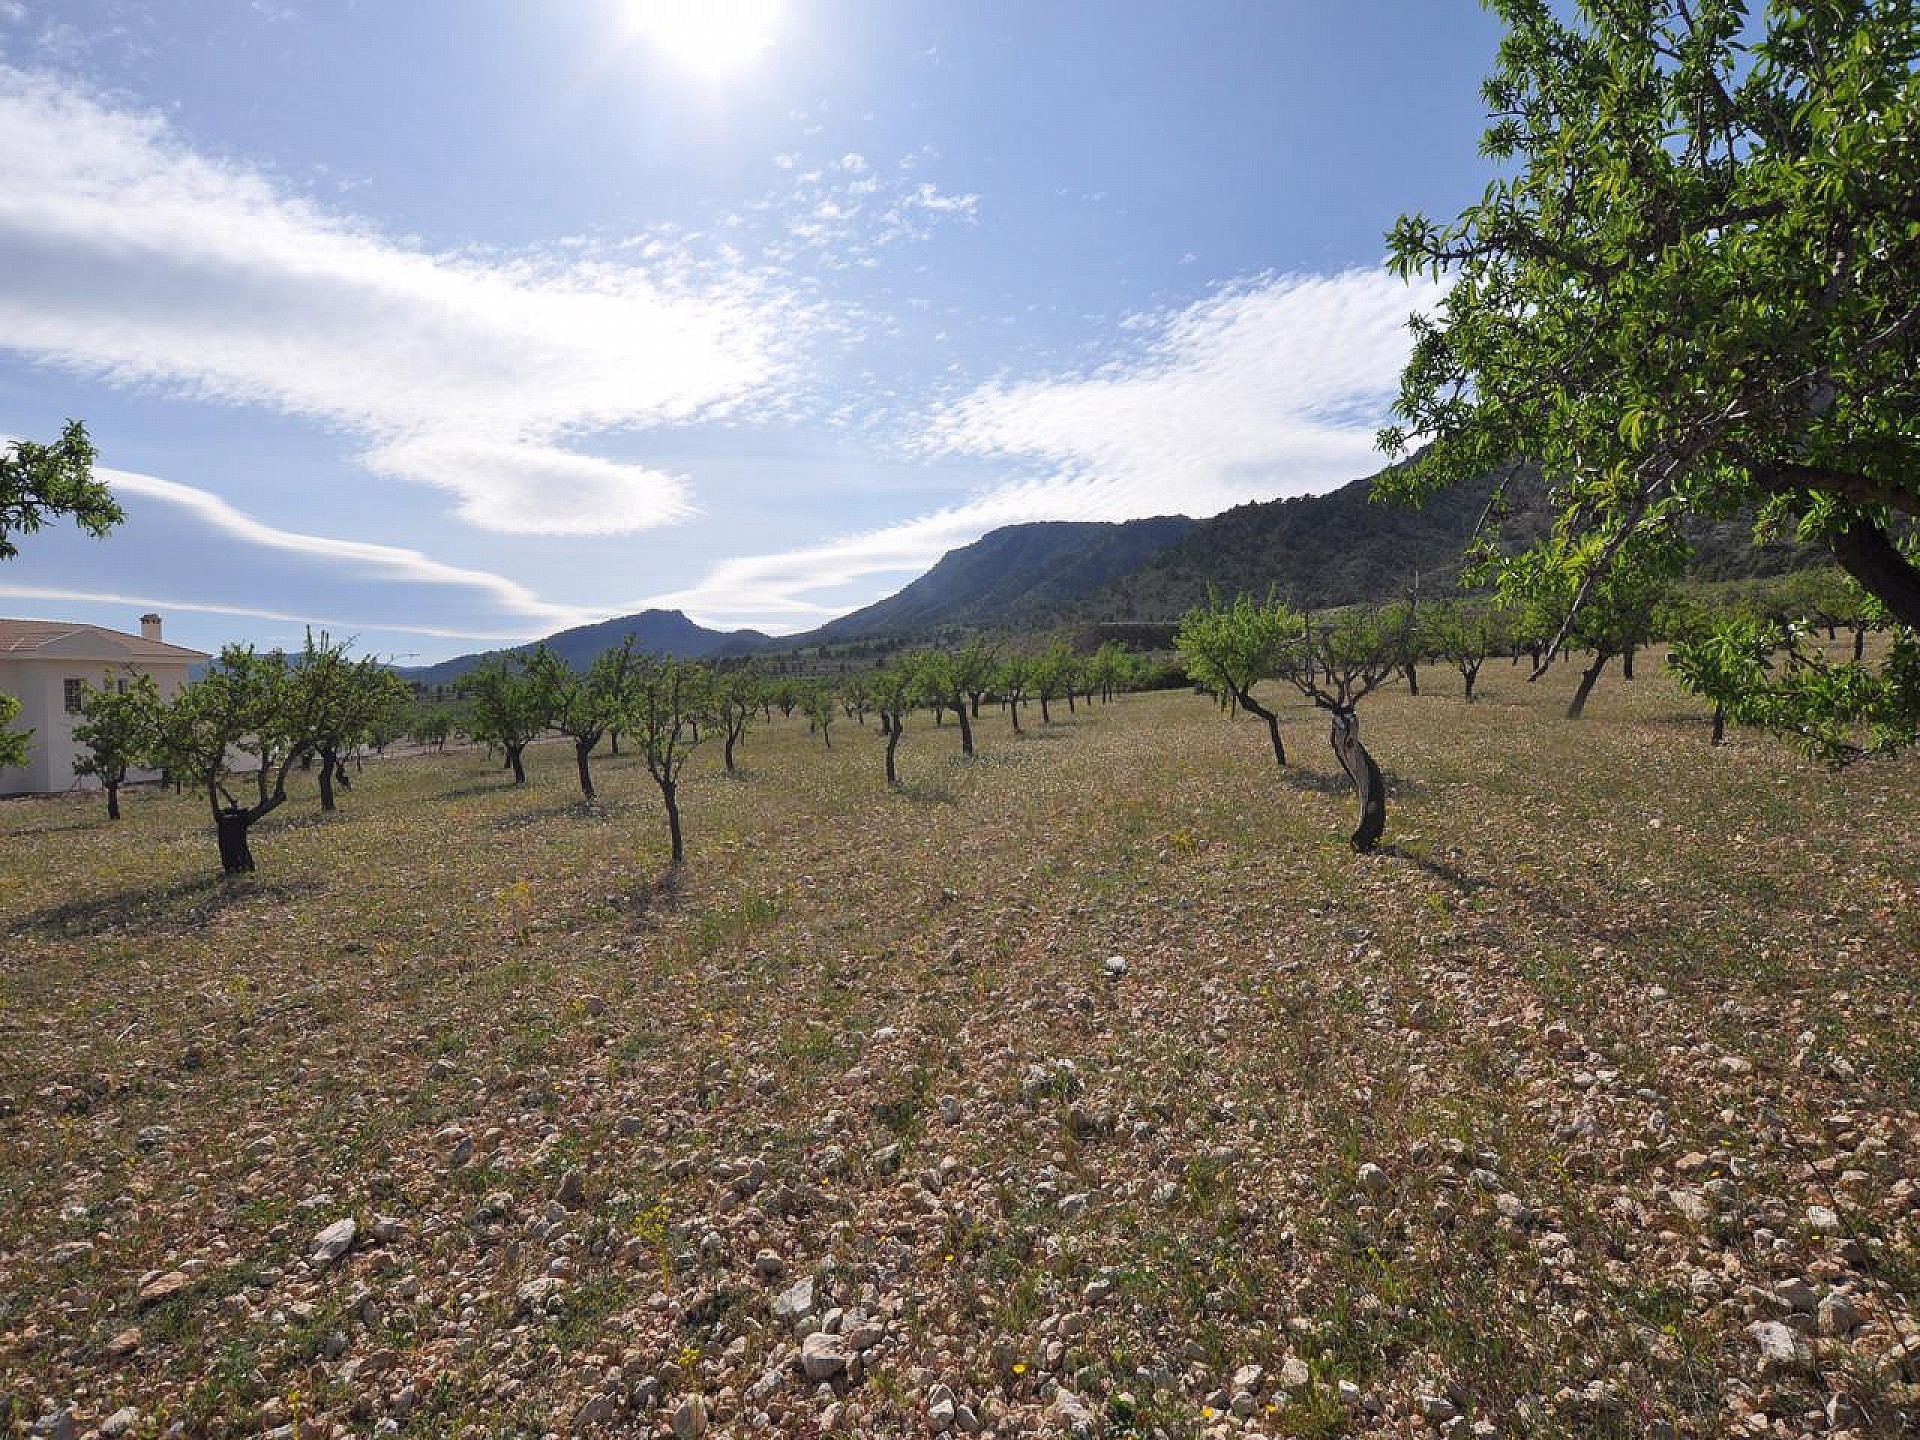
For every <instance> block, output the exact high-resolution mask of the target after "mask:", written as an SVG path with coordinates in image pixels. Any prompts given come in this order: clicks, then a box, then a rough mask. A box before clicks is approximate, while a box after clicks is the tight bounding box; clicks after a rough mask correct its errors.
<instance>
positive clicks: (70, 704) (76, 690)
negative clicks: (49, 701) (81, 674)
mask: <svg viewBox="0 0 1920 1440" xmlns="http://www.w3.org/2000/svg"><path fill="white" fill-rule="evenodd" d="M64 684H65V687H66V696H67V714H69V715H78V714H79V713H80V697H81V696H82V695H83V694H85V693H86V689H87V682H86V681H84V680H68V681H65V682H64Z"/></svg>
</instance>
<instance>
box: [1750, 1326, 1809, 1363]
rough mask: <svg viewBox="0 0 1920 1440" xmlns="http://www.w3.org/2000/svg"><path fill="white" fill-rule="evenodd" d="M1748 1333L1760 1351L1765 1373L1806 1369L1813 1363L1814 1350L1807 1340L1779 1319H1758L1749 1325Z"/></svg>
mask: <svg viewBox="0 0 1920 1440" xmlns="http://www.w3.org/2000/svg"><path fill="white" fill-rule="evenodd" d="M1747 1334H1748V1335H1749V1336H1751V1337H1752V1339H1753V1343H1754V1345H1755V1347H1756V1348H1757V1349H1758V1350H1759V1351H1760V1372H1761V1373H1762V1374H1763V1375H1771V1374H1779V1373H1782V1372H1789V1371H1797V1370H1804V1369H1806V1368H1807V1367H1808V1366H1809V1365H1811V1364H1812V1363H1813V1352H1812V1351H1811V1350H1809V1349H1808V1348H1807V1342H1806V1341H1805V1340H1803V1339H1801V1338H1800V1336H1799V1334H1798V1333H1796V1332H1795V1331H1794V1330H1792V1329H1791V1328H1789V1327H1788V1326H1785V1325H1782V1324H1781V1323H1780V1322H1779V1321H1778V1320H1759V1321H1756V1322H1754V1323H1753V1324H1751V1325H1749V1326H1748V1327H1747Z"/></svg>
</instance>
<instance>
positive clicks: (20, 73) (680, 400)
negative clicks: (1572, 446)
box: [0, 0, 1497, 659]
mask: <svg viewBox="0 0 1920 1440" xmlns="http://www.w3.org/2000/svg"><path fill="white" fill-rule="evenodd" d="M1496 41H1497V32H1496V29H1495V26H1494V24H1493V22H1492V21H1491V20H1490V19H1489V18H1488V17H1487V16H1486V15H1485V13H1484V12H1483V11H1481V9H1480V8H1479V7H1478V6H1477V5H1476V4H1473V3H1471V0H1354V3H1346V4H1340V5H1327V4H1321V3H1294V0H1266V3H1211V0H1194V3H1190V4H1180V5H1173V4H1166V3H1151V4H1149V3H1127V0H1103V3H1080V0H1060V3H1046V4H1036V3H1033V0H1023V3H1002V0H966V3H960V0H952V3H948V4H939V5H936V4H932V3H911V0H885V3H883V0H579V3H574V4H569V5H564V6H556V5H547V4H538V3H535V0H410V3H408V4H404V5H396V4H385V3H378V4H375V3H360V4H354V3H333V4H318V3H303V0H287V3H275V0H255V3H252V4H247V3H244V0H230V3H218V4H216V3H206V4H199V5H188V4H170V5H161V4H147V3H140V0H101V3H87V0H60V3H58V4H54V3H51V0H0V436H30V437H33V438H37V439H50V438H52V436H53V435H54V434H55V433H57V430H58V428H59V425H60V423H61V421H62V420H63V419H65V418H66V417H68V416H75V417H79V418H81V419H84V420H85V421H86V422H87V424H88V426H89V428H90V430H91V431H92V433H93V436H94V439H95V442H96V444H97V445H98V446H99V449H100V455H101V465H102V469H103V472H104V473H105V474H106V476H107V478H108V479H109V480H110V481H112V482H113V484H114V486H115V489H116V492H117V493H118V494H119V495H120V496H121V498H122V500H123V503H124V505H125V508H126V510H127V515H128V521H127V524H126V525H125V526H124V527H123V528H122V529H120V530H119V531H117V532H116V533H114V534H113V535H112V536H111V537H109V538H108V539H106V540H98V541H96V540H91V539H88V538H86V537H84V536H81V535H79V534H78V533H77V532H74V531H73V530H72V529H71V527H66V528H62V529H60V530H58V531H44V532H42V533H41V534H39V535H37V536H34V537H31V538H30V539H29V540H28V542H27V543H26V544H25V545H23V547H22V551H21V555H20V557H19V558H18V559H17V560H14V561H12V562H8V563H7V564H6V565H5V566H4V567H0V613H5V614H10V615H16V616H50V617H62V618H73V619H82V620H89V621H94V622H97V623H102V624H111V625H115V626H118V627H121V628H127V627H129V626H130V624H131V621H132V619H133V617H134V616H136V615H137V614H138V613H139V612H140V611H141V610H143V609H146V608H148V607H153V608H157V609H160V610H161V611H162V612H163V613H164V614H165V615H166V617H167V623H168V629H167V634H168V638H170V639H175V640H178V641H181V642H182V643H187V644H195V645H200V646H202V647H204V648H213V647H214V646H216V645H217V644H218V643H220V642H221V641H223V640H228V639H248V640H254V641H257V642H260V643H263V644H276V643H286V642H289V641H294V642H297V640H298V637H299V635H300V631H301V627H302V625H303V624H304V623H306V622H309V621H310V622H313V623H315V624H319V625H322V626H325V627H328V628H330V629H331V630H332V631H333V632H334V633H336V634H345V635H353V636H356V637H358V639H359V641H360V643H361V645H362V646H363V647H365V648H368V649H372V650H375V651H378V652H380V653H385V654H392V655H396V656H407V657H418V658H421V659H434V658H439V657H442V656H445V655H449V654H454V653H458V652H460V651H463V650H469V649H474V648H478V647H480V646H482V645H491V644H497V643H500V642H502V641H506V640H515V639H526V638H531V637H533V636H536V635H539V634H544V633H547V632H549V631H552V630H554V629H557V628H560V627H562V626H564V625H568V624H577V623H582V622H585V621H588V620H595V619H602V618H605V617H607V616H610V615H615V614H620V613H625V612H628V611H632V610H637V609H641V608H644V607H646V606H649V605H673V606H678V607H680V608H682V609H685V610H686V611H687V612H688V613H689V614H691V615H692V616H693V617H694V618H695V619H698V620H700V621H702V622H704V623H708V624H713V625H717V626H722V627H733V626H740V625H753V626H758V627H760V628H763V629H767V630H772V631H795V630H801V629H805V628H808V627H810V626H812V625H814V624H817V623H819V622H820V621H821V620H824V619H827V618H830V617H831V616H833V615H836V614H839V613H843V612H844V611H845V610H847V609H850V608H852V607H853V606H856V605H859V604H863V603H865V602H867V601H869V600H871V599H874V598H876V597H878V596H880V595H883V594H887V593H889V592H891V591H892V590H894V589H897V588H898V587H899V586H900V585H901V584H902V583H904V582H905V581H906V580H908V579H911V578H912V577H913V576H914V575H915V574H918V573H919V572H920V571H922V570H924V569H925V568H926V567H927V565H929V564H930V563H932V561H933V560H935V559H937V558H938V556H939V555H940V554H941V553H942V552H943V551H945V550H947V549H949V548H951V547H953V546H955V545H959V544H964V543H966V542H967V541H969V540H972V539H974V538H977V537H978V536H979V535H980V534H982V533H984V532H985V531H987V530H989V529H991V528H993V527H995V526H996V525H1001V524H1008V523H1014V522H1017V521H1025V520H1038V519H1124V518H1128V517H1132V516H1138V515H1149V514H1163V513H1168V512H1172V511H1183V512H1185V513H1188V514H1193V515H1205V514H1211V513H1215V512H1217V511H1219V510H1222V509H1224V508H1226V507H1228V506H1230V505H1233V504H1237V503H1240V502H1242V501H1246V500H1253V499H1267V498H1273V497H1276V496H1281V495H1290V494H1299V493H1304V492H1310V491H1317V490H1324V489H1328V488H1331V487H1332V486H1334V485H1337V484H1340V483H1342V482H1344V481H1346V480H1348V479H1351V478H1353V477H1355V476H1357V475H1362V474H1366V473H1369V472H1371V471H1372V470H1373V469H1375V468H1377V467H1378V464H1379V463H1380V460H1379V457H1378V456H1377V455H1375V454H1374V453H1373V451H1372V449H1371V439H1372V432H1373V430H1374V428H1375V427H1376V426H1377V425H1378V424H1379V423H1380V422H1381V420H1382V419H1383V418H1384V416H1385V411H1386V406H1387V403H1388V400H1389V398H1390V396H1391V393H1392V389H1393V382H1394V377H1395V375H1396V373H1397V370H1398V366H1399V363H1400V361H1401V359H1402V357H1403V355H1404V350H1405V344H1406V340H1405V334H1404V320H1405V317H1406V315H1407V314H1408V313H1409V312H1410V311H1412V310H1414V309H1417V308H1421V307H1422V306H1424V305H1428V304H1431V303H1432V299H1433V295H1432V292H1431V291H1428V290H1425V289H1408V288H1407V287H1404V286H1402V285H1400V284H1399V283H1398V282H1396V281H1393V280H1391V279H1390V278H1389V277H1387V276H1386V275H1385V273H1384V272H1383V270H1382V268H1381V263H1380V262H1381V256H1382V253H1383V250H1384V243H1383V238H1382V237H1383V235H1384V232H1385V231H1386V230H1387V228H1388V227H1389V226H1390V225H1391V224H1392V222H1393V220H1394V217H1395V216H1396V215H1397V214H1399V213H1400V212H1401V211H1403V210H1409V209H1425V210H1428V211H1431V212H1434V213H1442V214H1451V213H1454V212H1456V211H1457V210H1458V209H1459V208H1460V207H1461V205H1462V204H1463V203H1465V202H1466V201H1467V200H1469V199H1471V198H1473V197H1475V196H1477V195H1478V194H1479V192H1480V191H1481V189H1482V188H1483V187H1484V185H1485V183H1486V179H1487V169H1486V162H1484V161H1483V160H1482V159H1480V158H1479V156H1478V155H1477V153H1476V146H1477V141H1478V136H1479V132H1480V129H1481V123H1482V117H1481V113H1480V104H1479V96H1478V85H1479V80H1480V77H1481V76H1482V74H1483V73H1484V72H1485V71H1486V70H1487V68H1488V67H1489V65H1490V62H1491V58H1492V53H1493V48H1494V45H1495V43H1496Z"/></svg>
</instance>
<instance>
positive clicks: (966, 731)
mask: <svg viewBox="0 0 1920 1440" xmlns="http://www.w3.org/2000/svg"><path fill="white" fill-rule="evenodd" d="M953 713H954V714H955V715H958V716H959V717H960V753H961V754H962V755H971V754H973V726H972V725H971V724H969V723H968V721H967V707H966V706H965V705H964V704H961V705H956V706H954V707H953Z"/></svg>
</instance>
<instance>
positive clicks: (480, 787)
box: [439, 770, 527, 800]
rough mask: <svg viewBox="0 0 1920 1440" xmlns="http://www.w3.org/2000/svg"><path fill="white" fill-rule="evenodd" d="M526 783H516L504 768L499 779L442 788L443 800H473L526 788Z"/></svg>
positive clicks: (441, 795)
mask: <svg viewBox="0 0 1920 1440" xmlns="http://www.w3.org/2000/svg"><path fill="white" fill-rule="evenodd" d="M526 788H527V787H526V786H524V785H515V784H514V783H513V780H512V779H511V777H509V776H508V775H507V773H506V772H505V771H504V770H503V771H502V772H501V774H500V778H499V779H498V780H491V781H487V780H476V781H475V782H474V783H473V784H471V785H462V786H461V787H460V788H459V789H457V790H442V791H441V792H440V796H439V798H440V799H442V800H471V799H473V798H474V797H475V796H478V795H502V794H505V793H506V792H508V791H510V790H524V789H526Z"/></svg>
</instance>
